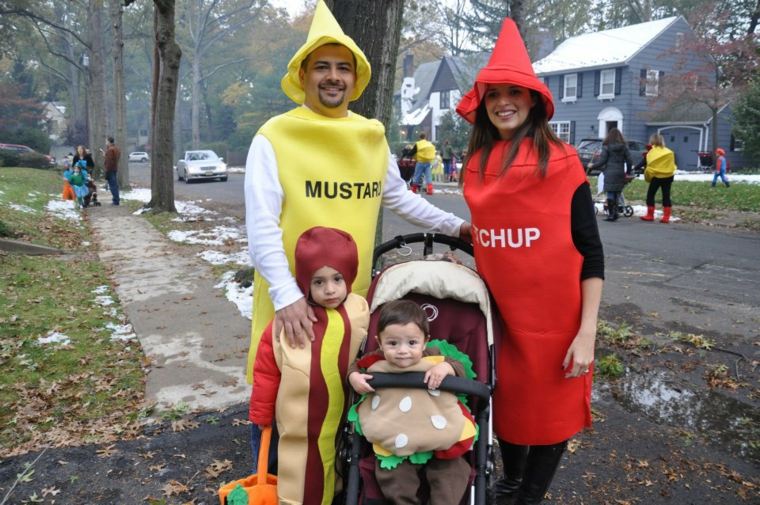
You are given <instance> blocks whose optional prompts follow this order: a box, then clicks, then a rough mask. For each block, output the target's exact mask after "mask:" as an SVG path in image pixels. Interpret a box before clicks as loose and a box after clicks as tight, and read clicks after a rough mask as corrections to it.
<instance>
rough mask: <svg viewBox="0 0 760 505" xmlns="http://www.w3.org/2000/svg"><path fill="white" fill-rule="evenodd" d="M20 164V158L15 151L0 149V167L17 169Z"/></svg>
mask: <svg viewBox="0 0 760 505" xmlns="http://www.w3.org/2000/svg"><path fill="white" fill-rule="evenodd" d="M20 163H21V160H20V156H19V154H18V153H17V152H16V151H6V150H4V149H0V166H2V167H18V166H21V165H20Z"/></svg>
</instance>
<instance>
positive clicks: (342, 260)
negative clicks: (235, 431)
mask: <svg viewBox="0 0 760 505" xmlns="http://www.w3.org/2000/svg"><path fill="white" fill-rule="evenodd" d="M295 259H296V278H297V281H298V284H299V286H300V287H301V289H302V290H303V291H304V292H305V293H308V292H309V285H310V283H311V277H312V275H313V274H314V272H315V271H317V270H319V269H320V268H322V267H323V266H330V267H332V268H334V269H335V270H337V271H338V272H340V273H341V274H342V275H343V277H344V279H345V282H346V287H347V289H348V291H349V294H348V296H347V297H346V300H345V301H344V302H343V304H341V305H340V306H338V307H337V308H335V309H327V308H324V307H321V306H319V305H314V304H312V308H313V309H314V313H315V315H316V316H317V322H316V323H314V334H315V337H316V338H315V340H314V342H308V341H307V342H306V345H305V347H304V348H296V349H293V348H292V347H290V346H289V345H287V344H283V342H284V337H282V336H281V337H280V338H277V339H273V338H272V326H271V324H270V325H269V326H268V327H267V328H266V331H264V334H263V336H262V338H261V342H260V347H259V352H258V353H257V355H256V370H255V373H254V377H253V382H254V387H253V393H252V395H251V405H250V411H249V419H250V420H251V421H252V422H253V423H255V424H257V425H264V426H265V425H269V424H271V423H272V419H273V416H274V418H275V419H276V421H277V429H278V431H279V434H280V441H279V445H278V460H279V466H278V496H279V502H280V503H281V504H307V505H329V504H330V503H331V502H332V500H333V497H334V496H335V494H336V487H337V477H336V474H335V459H336V455H335V451H336V449H335V447H336V443H337V440H338V437H339V435H340V433H339V431H340V430H339V428H340V426H341V424H342V422H343V419H344V415H345V413H346V409H347V397H346V385H345V382H344V377H345V376H346V373H347V370H348V367H349V365H350V364H351V363H352V362H353V360H354V359H355V358H356V355H357V353H358V351H359V347H360V345H361V343H362V341H363V340H364V338H365V337H366V335H367V327H368V325H369V307H368V306H367V302H366V300H365V299H364V298H362V297H361V296H358V295H356V294H354V293H351V292H350V291H351V286H352V283H353V282H354V280H355V279H356V272H357V266H358V258H357V248H356V244H355V243H354V241H353V239H352V238H351V236H350V235H348V234H347V233H345V232H343V231H341V230H336V229H334V228H323V227H315V228H312V229H309V230H307V231H305V232H304V233H303V234H302V235H301V236H300V237H299V239H298V242H297V244H296V247H295Z"/></svg>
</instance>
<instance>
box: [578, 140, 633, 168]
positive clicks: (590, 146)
mask: <svg viewBox="0 0 760 505" xmlns="http://www.w3.org/2000/svg"><path fill="white" fill-rule="evenodd" d="M626 143H627V144H628V151H630V153H631V159H632V160H633V164H634V165H635V164H636V163H638V162H639V161H640V160H641V157H642V156H643V155H644V153H646V152H647V146H646V144H645V143H644V142H640V141H638V140H627V141H626ZM575 149H576V150H577V151H578V157H579V158H580V159H581V163H583V168H584V169H585V168H586V165H588V164H589V162H590V161H592V162H596V161H597V160H598V159H599V156H600V155H601V154H602V139H581V140H580V142H578V145H577V146H576V148H575ZM599 172H601V170H600V169H598V168H597V169H594V170H590V171H589V173H588V175H598V174H599ZM642 172H643V170H639V171H637V172H636V175H638V174H640V173H642Z"/></svg>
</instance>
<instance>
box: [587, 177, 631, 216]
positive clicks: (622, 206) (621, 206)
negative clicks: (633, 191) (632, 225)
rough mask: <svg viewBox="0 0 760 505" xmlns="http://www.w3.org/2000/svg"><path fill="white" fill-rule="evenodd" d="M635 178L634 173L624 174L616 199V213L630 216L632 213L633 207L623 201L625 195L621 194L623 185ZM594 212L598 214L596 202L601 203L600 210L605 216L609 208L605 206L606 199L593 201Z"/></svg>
mask: <svg viewBox="0 0 760 505" xmlns="http://www.w3.org/2000/svg"><path fill="white" fill-rule="evenodd" d="M635 178H636V176H635V175H632V174H628V173H626V174H625V178H624V183H623V191H621V192H620V197H619V198H618V201H617V211H618V215H621V216H625V217H631V216H632V215H633V207H632V206H630V205H628V204H626V203H625V196H624V195H623V192H624V191H625V187H626V186H628V185H629V184H630V183H631V181H632V180H634V179H635ZM594 204H595V205H594V214H599V206H597V205H596V204H601V205H602V212H603V213H604V215H605V216H608V215H609V214H610V211H609V209H608V208H607V199H604V200H601V201H599V200H597V201H595V202H594Z"/></svg>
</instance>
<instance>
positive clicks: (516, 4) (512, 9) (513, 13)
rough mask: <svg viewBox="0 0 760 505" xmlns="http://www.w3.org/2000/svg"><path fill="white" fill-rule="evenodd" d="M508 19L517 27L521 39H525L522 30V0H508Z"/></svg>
mask: <svg viewBox="0 0 760 505" xmlns="http://www.w3.org/2000/svg"><path fill="white" fill-rule="evenodd" d="M509 17H511V18H512V21H514V22H515V24H516V25H517V29H518V30H519V31H520V35H522V37H523V39H524V38H525V30H524V28H523V22H524V20H525V16H524V14H523V0H509Z"/></svg>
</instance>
